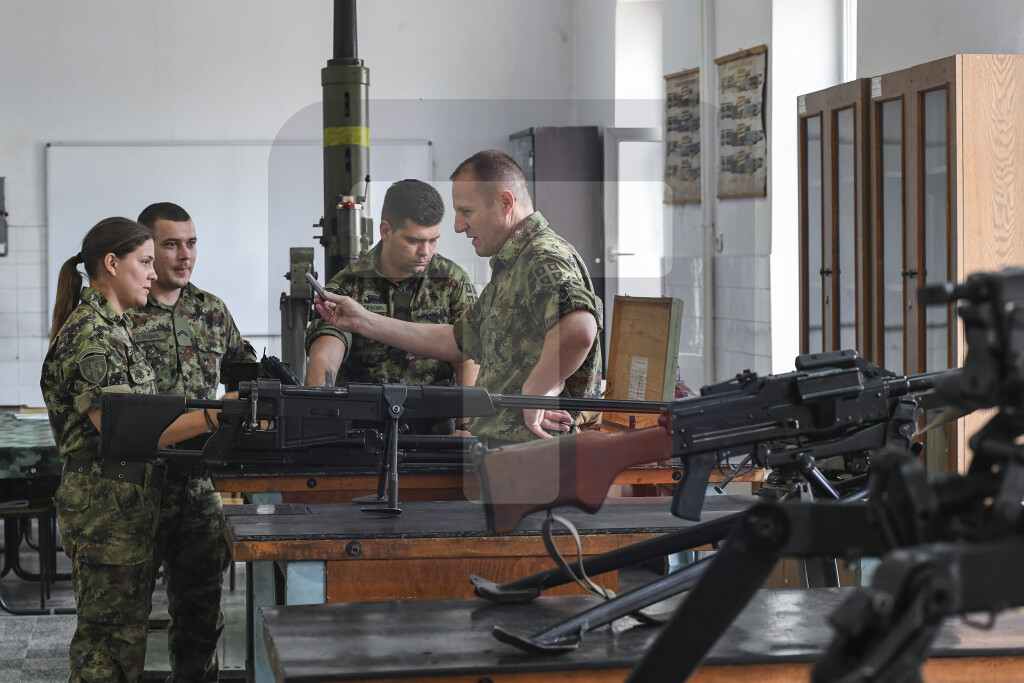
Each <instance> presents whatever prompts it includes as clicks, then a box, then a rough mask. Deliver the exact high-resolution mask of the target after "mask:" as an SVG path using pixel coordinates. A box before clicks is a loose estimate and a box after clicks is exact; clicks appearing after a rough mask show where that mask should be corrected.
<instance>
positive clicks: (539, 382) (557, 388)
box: [523, 310, 597, 437]
mask: <svg viewBox="0 0 1024 683" xmlns="http://www.w3.org/2000/svg"><path fill="white" fill-rule="evenodd" d="M596 337H597V318H595V317H594V314H593V313H591V312H590V311H586V310H578V311H572V312H571V313H569V314H568V315H565V316H563V317H562V318H560V319H559V320H558V322H557V323H555V325H554V327H552V328H551V329H550V330H548V333H547V335H546V336H545V337H544V346H543V347H541V352H540V360H538V361H537V365H536V366H535V367H534V368H533V371H532V372H531V373H530V376H529V377H527V378H526V381H525V382H524V383H523V393H524V394H529V395H540V396H558V395H559V394H560V393H562V389H564V388H565V380H566V379H568V378H569V376H570V375H572V373H574V372H576V370H578V369H579V367H580V366H581V365H583V361H584V360H586V358H587V354H588V353H590V349H591V347H592V346H593V345H594V339H595V338H596ZM523 418H524V420H525V421H526V426H527V427H528V428H529V429H530V431H532V432H533V433H534V434H536V435H537V436H540V437H550V436H551V435H550V434H548V433H546V432H545V431H544V430H545V429H550V430H554V431H558V432H567V431H569V423H570V422H571V421H572V418H571V416H570V415H569V413H567V412H566V411H564V410H524V411H523Z"/></svg>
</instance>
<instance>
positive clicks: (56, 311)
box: [50, 216, 153, 342]
mask: <svg viewBox="0 0 1024 683" xmlns="http://www.w3.org/2000/svg"><path fill="white" fill-rule="evenodd" d="M151 239H153V228H150V227H148V226H145V225H142V224H140V223H136V222H135V221H133V220H131V219H129V218H121V217H119V216H118V217H114V218H104V219H103V220H102V221H100V222H99V223H97V224H96V225H94V226H92V229H91V230H89V232H88V233H86V235H85V237H84V238H83V239H82V251H80V252H78V253H77V254H75V255H74V256H72V257H71V258H69V259H68V260H67V261H65V262H64V265H62V266H61V267H60V273H59V274H58V275H57V296H56V301H55V302H54V305H53V326H52V327H51V328H50V341H51V342H52V341H53V340H54V339H56V338H57V333H58V332H60V328H61V327H63V326H64V323H65V322H67V319H68V318H69V317H70V316H71V311H73V310H75V306H77V305H78V302H79V301H80V300H81V298H80V297H81V293H82V274H81V273H80V272H78V264H79V263H81V264H84V265H85V272H86V274H87V275H88V276H89V279H90V280H92V279H94V278H95V277H96V275H97V273H99V271H100V263H102V261H103V258H104V257H105V256H106V255H107V254H113V255H114V256H116V257H118V258H124V257H125V256H127V255H128V254H130V253H132V252H133V251H135V250H136V249H138V248H139V247H140V246H141V245H142V244H143V243H144V242H145V241H146V240H151Z"/></svg>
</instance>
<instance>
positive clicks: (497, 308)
mask: <svg viewBox="0 0 1024 683" xmlns="http://www.w3.org/2000/svg"><path fill="white" fill-rule="evenodd" d="M451 179H452V180H453V181H454V182H453V183H452V199H453V202H454V205H455V212H456V215H455V231H456V232H458V233H465V234H466V236H467V237H469V238H470V239H472V241H473V246H474V248H475V250H476V253H477V254H478V255H479V256H490V257H491V261H490V265H491V269H492V273H491V281H490V282H489V283H488V284H487V287H486V288H485V289H484V291H483V293H482V294H481V296H480V299H479V300H478V301H477V302H476V303H475V304H474V305H473V306H472V307H471V308H470V310H469V311H467V313H466V314H465V315H464V316H463V317H462V318H460V319H459V320H458V321H456V322H455V324H454V325H453V326H451V327H449V326H434V327H428V326H422V325H420V326H414V325H404V324H401V323H397V322H393V321H385V320H382V319H381V318H379V317H377V316H373V315H371V314H370V313H369V312H367V311H366V309H364V308H363V307H361V306H359V305H358V304H357V303H356V302H354V301H353V300H352V299H349V298H344V297H333V296H329V300H328V301H327V302H324V301H319V302H318V303H317V310H318V311H319V312H320V314H321V315H323V316H324V317H325V318H326V319H327V320H329V321H330V322H332V323H333V324H334V325H336V326H338V327H340V328H342V329H348V330H352V331H355V332H359V333H361V334H363V335H364V336H373V338H375V339H378V340H380V341H384V342H386V343H388V344H391V345H393V346H398V347H400V348H403V349H406V350H408V351H410V352H413V353H419V354H422V355H430V356H431V357H434V358H446V359H451V360H458V359H462V358H466V357H469V358H473V359H474V360H476V361H477V362H479V364H480V374H479V377H478V380H477V383H478V384H479V385H481V386H484V387H486V388H487V390H488V391H490V392H492V393H503V394H518V393H522V394H534V395H548V396H572V397H584V396H586V397H595V398H596V397H597V396H598V395H599V382H600V370H601V351H600V346H599V344H598V337H597V335H598V332H599V331H600V329H601V325H602V317H603V305H602V303H601V300H600V299H599V298H598V297H597V295H596V293H595V292H594V287H593V284H592V282H591V280H590V275H589V274H588V273H587V269H586V266H585V265H584V263H583V262H582V260H581V259H580V257H579V254H578V253H577V252H576V250H575V249H574V248H573V247H572V245H570V244H569V243H568V242H566V241H565V240H564V239H562V238H561V237H559V236H558V235H556V234H555V233H554V232H553V231H552V230H551V229H550V228H549V227H548V225H547V221H545V220H544V217H543V216H541V215H540V213H538V212H535V211H534V210H533V204H532V202H531V201H530V196H529V190H528V188H527V184H526V179H525V177H524V175H523V172H522V169H520V168H519V166H518V165H517V164H516V163H515V161H513V160H512V158H511V157H509V156H508V155H507V154H504V153H502V152H497V151H493V150H491V151H486V152H480V153H479V154H476V155H474V156H472V157H470V158H469V159H467V160H466V161H464V162H463V163H462V164H461V165H460V166H459V167H458V168H457V169H456V170H455V172H454V173H453V174H452V177H451ZM572 422H573V418H572V416H570V415H569V413H567V412H566V411H563V410H524V411H522V414H520V413H518V412H515V411H503V412H501V413H500V414H499V415H496V416H494V417H487V418H477V419H475V420H473V422H472V423H471V425H470V429H471V430H472V433H473V434H474V435H476V436H478V437H481V438H485V439H487V440H488V442H489V443H490V444H491V445H498V446H500V445H503V444H507V443H512V442H519V441H526V440H529V439H531V438H534V437H535V436H539V437H542V438H545V437H550V436H552V434H551V432H556V433H564V432H567V431H570V430H571V425H572Z"/></svg>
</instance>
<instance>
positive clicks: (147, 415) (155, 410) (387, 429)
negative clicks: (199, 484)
mask: <svg viewBox="0 0 1024 683" xmlns="http://www.w3.org/2000/svg"><path fill="white" fill-rule="evenodd" d="M664 405H665V404H664V403H658V402H644V401H613V400H607V399H583V398H575V399H574V398H564V397H551V396H513V395H504V394H491V393H488V392H487V390H486V389H484V388H483V387H442V386H408V385H405V384H400V383H395V384H384V383H382V384H356V383H352V384H349V385H348V386H347V387H306V386H295V385H289V384H283V383H282V382H281V380H279V379H257V380H252V381H243V382H240V383H239V386H238V398H237V399H222V400H216V401H213V400H200V399H189V398H185V397H183V396H140V395H138V394H111V393H104V395H103V397H102V402H101V411H102V413H101V419H102V425H101V426H102V429H101V431H100V456H101V457H104V458H117V459H121V460H152V459H155V458H167V459H177V460H182V459H184V460H200V459H201V460H203V461H205V462H206V463H207V464H209V465H225V464H228V463H238V462H253V463H268V462H271V461H277V462H282V461H289V460H291V459H294V458H297V457H302V455H303V454H304V453H306V452H308V451H309V450H310V449H316V448H331V449H336V448H340V449H348V450H349V451H350V452H351V451H355V452H366V451H367V450H368V449H369V450H375V451H378V452H379V454H380V457H379V459H378V460H377V462H376V463H375V464H378V465H379V467H380V477H379V479H378V495H377V499H378V501H379V502H380V503H385V504H386V505H385V507H381V508H372V509H369V510H367V511H372V512H384V513H391V514H397V513H399V512H400V509H399V508H398V461H399V457H398V453H399V450H400V449H401V450H408V449H416V448H421V447H422V448H428V449H435V450H436V449H447V450H448V451H449V452H450V453H452V454H453V455H454V456H455V458H456V461H457V462H459V463H462V462H463V460H464V453H465V452H466V451H467V450H471V449H473V450H486V449H485V448H484V447H483V446H482V445H481V444H480V442H479V441H477V440H476V439H473V438H467V437H457V436H433V437H432V436H403V435H400V433H399V420H400V419H409V420H411V419H438V418H444V417H456V416H466V417H481V416H488V415H494V414H495V413H496V412H497V411H498V410H502V409H525V408H533V409H566V410H599V411H603V410H613V411H625V410H629V411H632V412H648V413H650V412H658V411H659V410H660V409H662V408H663V407H664ZM197 408H202V409H208V408H209V409H215V410H218V411H219V412H218V421H219V424H220V426H219V428H218V429H217V431H216V432H214V433H213V434H212V435H211V436H210V438H209V439H208V440H207V441H206V443H205V445H204V446H203V448H202V450H201V451H199V450H181V449H174V450H171V449H158V448H157V443H158V441H159V438H160V435H161V434H163V432H164V430H165V429H166V428H167V427H168V426H169V425H170V424H171V423H172V422H173V421H174V420H175V419H177V417H178V416H179V415H181V414H182V413H183V412H185V411H186V410H189V409H197ZM357 421H369V422H374V423H377V424H379V425H381V429H379V430H365V429H363V430H353V429H352V428H351V425H352V423H353V422H357Z"/></svg>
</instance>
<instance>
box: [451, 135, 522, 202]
mask: <svg viewBox="0 0 1024 683" xmlns="http://www.w3.org/2000/svg"><path fill="white" fill-rule="evenodd" d="M460 175H471V176H472V177H473V180H475V181H477V182H478V183H496V184H497V185H498V189H499V190H508V191H509V192H511V193H512V196H513V197H515V198H516V201H518V202H522V203H523V204H526V205H528V206H533V202H532V201H530V187H529V185H527V183H526V174H525V173H523V169H522V168H520V167H519V164H517V163H516V160H515V159H513V158H512V157H510V156H509V155H507V154H505V153H504V152H499V151H498V150H496V149H487V150H484V151H483V152H477V153H476V154H474V155H473V156H471V157H470V158H468V159H466V160H465V161H463V162H462V163H461V164H459V166H458V168H456V169H455V171H454V172H453V173H452V175H451V177H450V178H449V180H453V181H454V180H457V179H458V177H459V176H460ZM485 194H486V195H489V194H491V193H485ZM495 194H496V193H495Z"/></svg>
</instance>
